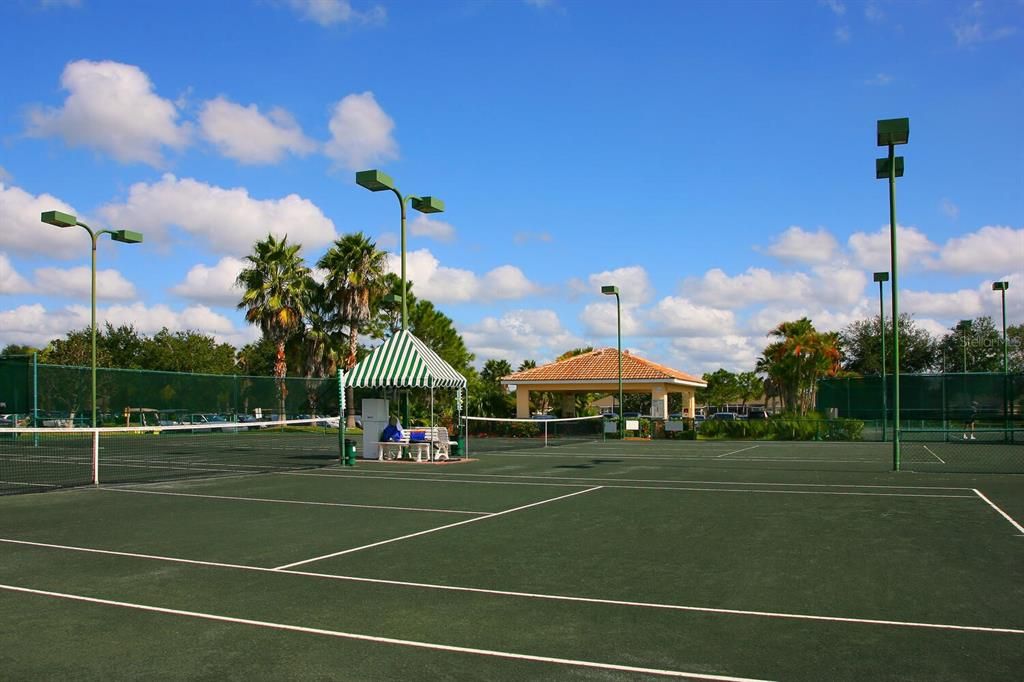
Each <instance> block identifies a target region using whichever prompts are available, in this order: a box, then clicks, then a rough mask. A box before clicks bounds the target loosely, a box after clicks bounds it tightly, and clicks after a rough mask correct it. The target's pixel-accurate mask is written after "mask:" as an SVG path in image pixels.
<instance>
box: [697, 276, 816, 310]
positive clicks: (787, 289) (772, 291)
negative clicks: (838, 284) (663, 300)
mask: <svg viewBox="0 0 1024 682" xmlns="http://www.w3.org/2000/svg"><path fill="white" fill-rule="evenodd" d="M682 293H683V295H684V296H686V297H687V298H689V299H692V300H694V301H696V302H698V303H703V304H706V305H711V306H715V307H718V308H731V309H738V308H746V307H748V306H750V305H753V304H756V303H765V302H769V301H792V300H797V301H804V300H809V299H810V298H811V297H812V293H813V292H812V288H811V278H810V277H809V276H808V275H806V274H804V273H802V272H792V273H775V272H772V271H770V270H766V269H764V268H747V270H746V272H745V273H743V274H741V275H736V276H735V277H729V276H728V275H727V274H725V272H723V271H722V270H720V269H719V268H712V269H711V270H708V271H707V272H706V273H704V276H703V277H701V278H700V279H697V278H694V277H688V278H686V280H684V282H683V286H682Z"/></svg>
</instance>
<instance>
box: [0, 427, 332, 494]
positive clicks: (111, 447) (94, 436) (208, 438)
mask: <svg viewBox="0 0 1024 682" xmlns="http://www.w3.org/2000/svg"><path fill="white" fill-rule="evenodd" d="M339 454H340V449H339V442H338V425H337V421H336V420H334V419H304V420H299V419H293V420H286V421H275V422H262V421H261V422H245V423H237V422H223V423H222V422H215V423H206V424H201V425H198V424H189V425H175V426H147V427H105V428H95V429H93V428H2V429H0V495H3V494H10V493H20V492H34V491H44V490H52V489H55V488H67V487H74V486H81V485H89V484H99V483H128V482H152V481H167V480H176V479H182V478H202V477H210V476H222V475H228V474H239V473H260V472H268V471H281V470H287V469H301V468H309V467H320V466H325V465H328V464H331V463H334V462H337V461H338V457H339Z"/></svg>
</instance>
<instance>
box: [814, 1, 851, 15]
mask: <svg viewBox="0 0 1024 682" xmlns="http://www.w3.org/2000/svg"><path fill="white" fill-rule="evenodd" d="M819 4H821V5H824V6H825V7H828V8H829V9H830V10H832V13H833V14H835V15H836V16H839V17H841V16H843V15H844V14H846V5H845V4H844V3H843V2H842V0H819Z"/></svg>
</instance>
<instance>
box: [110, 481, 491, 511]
mask: <svg viewBox="0 0 1024 682" xmlns="http://www.w3.org/2000/svg"><path fill="white" fill-rule="evenodd" d="M100 490H103V491H105V492H113V493H136V494H138V495H170V496H173V497H201V498H206V499H210V500H236V501H242V502H273V503H275V504H298V505H309V506H315V507H354V508H357V509H388V510H394V511H416V512H437V513H439V514H470V515H474V516H483V515H484V514H490V513H491V512H482V511H466V510H464V509H427V508H423V507H390V506H384V505H378V504H351V503H348V502H308V501H305V500H277V499H271V498H266V497H237V496H233V495H200V494H198V493H172V492H167V491H164V490H138V489H137V488H100Z"/></svg>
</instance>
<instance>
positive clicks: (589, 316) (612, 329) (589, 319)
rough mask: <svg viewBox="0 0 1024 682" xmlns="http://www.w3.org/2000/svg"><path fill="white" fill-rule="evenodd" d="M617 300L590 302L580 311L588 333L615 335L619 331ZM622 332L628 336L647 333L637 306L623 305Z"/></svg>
mask: <svg viewBox="0 0 1024 682" xmlns="http://www.w3.org/2000/svg"><path fill="white" fill-rule="evenodd" d="M619 312H620V311H618V310H616V306H615V300H614V299H610V300H608V301H601V302H599V303H588V304H587V305H586V306H584V308H583V312H581V313H580V321H581V322H583V325H584V329H585V331H586V333H587V334H589V335H592V336H603V337H609V336H610V337H615V336H616V335H617V333H618V321H617V315H618V314H619ZM621 315H622V333H623V334H624V335H626V336H641V335H644V334H646V331H645V329H644V324H643V321H642V313H641V312H640V310H639V309H638V308H636V307H635V306H622V309H621Z"/></svg>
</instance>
